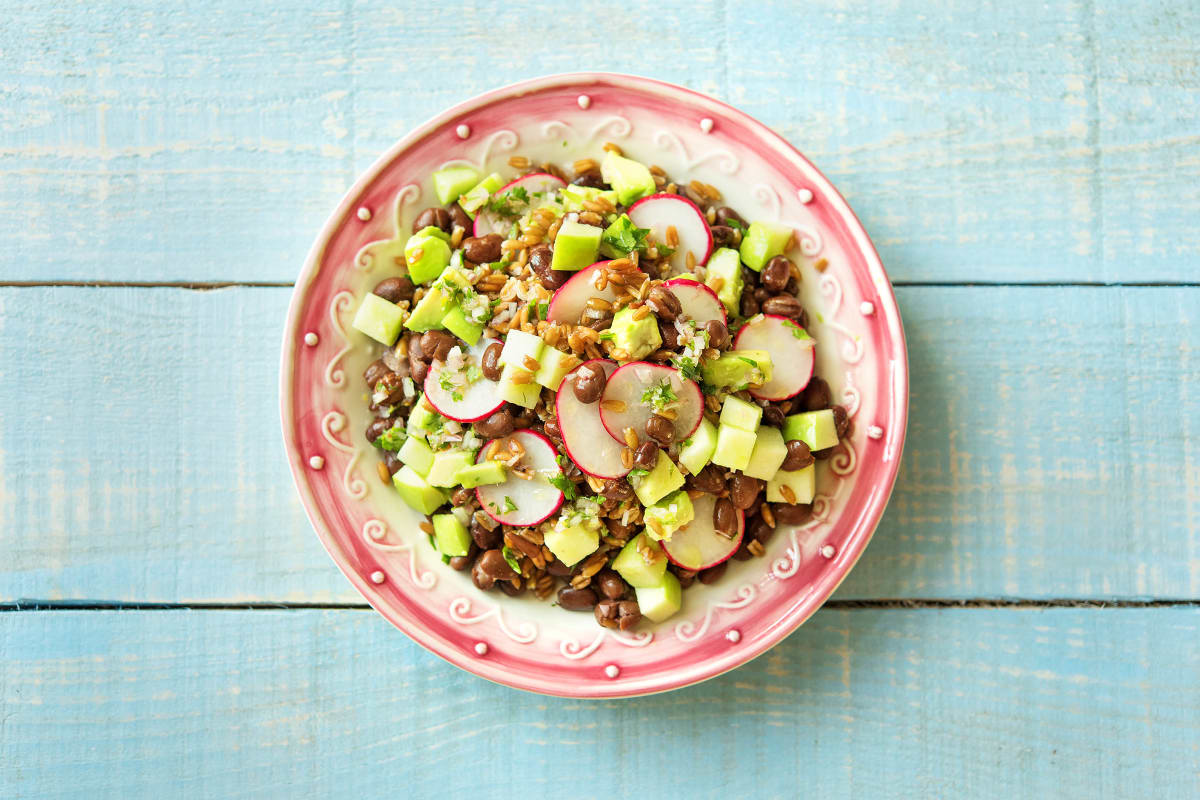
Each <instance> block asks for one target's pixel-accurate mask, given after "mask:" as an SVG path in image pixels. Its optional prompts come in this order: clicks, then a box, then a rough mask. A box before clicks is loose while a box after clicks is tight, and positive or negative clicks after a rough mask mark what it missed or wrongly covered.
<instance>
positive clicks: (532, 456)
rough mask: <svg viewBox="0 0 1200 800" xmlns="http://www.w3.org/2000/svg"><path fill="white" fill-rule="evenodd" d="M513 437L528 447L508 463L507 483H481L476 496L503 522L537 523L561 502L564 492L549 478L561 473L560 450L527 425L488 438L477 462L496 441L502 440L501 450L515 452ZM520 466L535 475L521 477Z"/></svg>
mask: <svg viewBox="0 0 1200 800" xmlns="http://www.w3.org/2000/svg"><path fill="white" fill-rule="evenodd" d="M510 440H511V441H515V442H517V443H519V444H520V446H521V447H523V448H524V449H525V452H524V454H523V455H522V456H521V457H520V459H518V460H517V462H516V463H515V464H513V465H512V466H511V467H509V471H508V479H507V480H506V481H504V483H494V484H491V485H489V486H479V487H477V488H476V489H475V497H476V498H477V499H478V500H479V505H480V507H482V508H483V510H484V511H486V512H487V514H488V516H490V517H491V518H492V519H494V520H496V521H497V522H499V523H501V524H502V525H520V526H525V525H537V524H538V523H539V522H541V521H543V520H545V519H546V518H547V517H549V516H550V515H551V514H553V513H554V512H555V511H558V508H559V506H561V505H562V501H563V493H562V492H561V491H560V490H559V489H557V488H555V487H554V486H553V485H552V484H551V483H550V481H549V479H550V478H551V477H554V476H555V475H562V469H561V468H560V467H559V466H558V459H557V458H556V456H557V453H556V452H555V450H554V445H553V444H551V443H550V440H549V439H547V438H546V437H545V436H543V435H542V434H540V433H538V432H537V431H531V430H528V429H526V430H519V431H513V432H512V433H510V434H509V435H508V436H504V437H502V438H500V439H493V440H492V441H491V442H488V443H487V444H485V445H484V446H483V448H482V449H480V451H479V456H478V457H477V458H476V459H475V462H476V463H479V462H481V461H483V460H485V459H486V458H487V457H488V451H489V450H491V448H492V442H495V441H498V442H499V443H500V444H499V447H500V448H501V452H512V450H511V449H510V445H509V442H510ZM518 470H521V471H525V472H528V473H531V474H532V477H531V478H529V479H526V478H521V477H518V475H517V474H516V472H517V471H518Z"/></svg>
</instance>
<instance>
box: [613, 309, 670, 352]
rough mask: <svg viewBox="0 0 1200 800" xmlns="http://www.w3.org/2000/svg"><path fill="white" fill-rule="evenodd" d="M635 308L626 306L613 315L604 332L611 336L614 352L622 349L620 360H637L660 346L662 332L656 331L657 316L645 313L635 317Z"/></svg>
mask: <svg viewBox="0 0 1200 800" xmlns="http://www.w3.org/2000/svg"><path fill="white" fill-rule="evenodd" d="M635 313H636V310H635V309H632V308H629V307H628V306H626V307H625V308H622V309H621V310H620V311H618V312H617V313H616V314H615V315H614V316H613V321H612V325H610V326H609V329H608V330H607V331H605V333H607V334H609V335H610V336H611V338H612V343H613V349H614V352H616V351H619V350H624V351H625V354H624V355H622V356H621V358H620V359H619V360H621V361H638V360H640V359H642V358H644V357H645V356H648V355H650V354H651V353H653V352H654V351H655V350H657V349H658V348H660V347H662V334H660V333H659V332H658V318H657V317H655V316H654V315H653V314H647V315H646V316H644V317H642V318H641V319H635V318H634V314H635Z"/></svg>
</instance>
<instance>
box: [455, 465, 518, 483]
mask: <svg viewBox="0 0 1200 800" xmlns="http://www.w3.org/2000/svg"><path fill="white" fill-rule="evenodd" d="M455 479H456V480H457V481H458V482H459V483H460V484H462V486H463V487H464V488H467V489H474V488H475V487H476V486H491V485H492V484H496V483H504V481H506V480H508V469H507V468H506V467H505V466H504V465H503V464H501V463H500V462H499V461H481V462H479V463H478V464H471V465H470V466H466V467H463V468H462V469H460V470H459V471H458V474H457V475H456V476H455Z"/></svg>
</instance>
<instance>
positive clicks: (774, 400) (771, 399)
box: [733, 314, 817, 403]
mask: <svg viewBox="0 0 1200 800" xmlns="http://www.w3.org/2000/svg"><path fill="white" fill-rule="evenodd" d="M762 316H763V318H764V319H777V320H781V321H783V322H790V323H791V324H792V325H795V326H796V327H797V328H800V323H798V322H796V320H794V319H791V318H790V317H785V316H782V315H780V314H763V315H762ZM745 330H746V326H744V325H743V326H742V329H741V330H739V331H738V333H737V336H735V337H734V339H733V347H734V349H735V350H736V349H738V342H739V341H741V338H742V334H743V333H744V332H745ZM800 330H804V329H803V328H800ZM805 332H806V333H807V331H805ZM816 371H817V358H816V353H814V354H813V358H812V363H811V364H810V365H809V368H808V379H807V380H805V381H804V383H803V384H801V385H800V388H799V389H797V390H796V391H795V392H793V393H792V394H789V395H787V396H786V397H765V396H763V395H760V394H757V393H756V392H755V391H754V390H753V389H751V390H750V396H751V397H754V398H757V399H759V400H766V401H768V402H771V403H778V402H780V401H783V400H790V399H791V398H793V397H795V396H796V395H798V394H800V393H801V392H803V391H804V389H805V388H806V387H807V386H808V384H809V383H811V382H812V377H813V375H814V374H815V373H816Z"/></svg>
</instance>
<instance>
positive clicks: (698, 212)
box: [625, 192, 713, 266]
mask: <svg viewBox="0 0 1200 800" xmlns="http://www.w3.org/2000/svg"><path fill="white" fill-rule="evenodd" d="M664 197H670V198H672V199H673V200H682V201H683V202H685V203H687V204H688V205H689V206H691V207H692V210H693V211H695V212H696V215H697V216H699V217H700V221H701V222H702V223H704V234H705V236H707V237H708V249H707V250H706V251H705V252H704V258H700V257H699V256H696V264H697V265H698V266H703V265H705V264H707V263H708V258H709V256H711V255H712V251H713V238H712V229H711V228H709V227H708V217H706V216H704V212H703V211H701V210H700V206H698V205H696V204H695V203H693V202H692V201H691V200H690V199H689V198H687V197H684V196H683V195H680V194H667V193H666V192H659V193H658V194H652V195H650V196H649V197H643V198H642V199H641V200H638V201H637V202H635V203H634V204H633V205H631V206H630V207H629V210H628V211H626V212H625V213H626V214H632V213H633V210H634V209H635V208H637V207H638V206H640V205H641V204H642V203H645V202H647V201H649V200H654V199H656V198H657V199H660V200H661V199H662V198H664Z"/></svg>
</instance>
